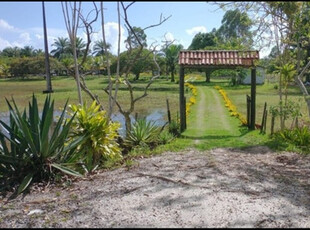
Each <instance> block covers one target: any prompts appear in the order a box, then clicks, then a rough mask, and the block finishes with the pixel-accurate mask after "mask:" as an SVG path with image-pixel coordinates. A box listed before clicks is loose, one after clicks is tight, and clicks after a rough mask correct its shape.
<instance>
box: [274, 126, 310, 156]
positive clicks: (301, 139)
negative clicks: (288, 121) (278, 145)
mask: <svg viewBox="0 0 310 230" xmlns="http://www.w3.org/2000/svg"><path fill="white" fill-rule="evenodd" d="M274 138H275V139H276V140H278V141H280V142H283V143H286V144H287V145H288V146H289V147H290V146H293V147H297V148H299V149H300V150H301V151H302V152H304V153H309V148H310V129H309V128H308V127H307V126H304V127H302V128H299V127H296V128H294V129H291V130H290V129H284V130H283V131H279V132H277V133H275V135H274Z"/></svg>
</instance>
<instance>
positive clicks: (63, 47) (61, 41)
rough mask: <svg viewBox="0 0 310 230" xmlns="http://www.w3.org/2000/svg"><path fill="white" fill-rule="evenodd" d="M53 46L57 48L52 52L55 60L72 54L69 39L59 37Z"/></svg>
mask: <svg viewBox="0 0 310 230" xmlns="http://www.w3.org/2000/svg"><path fill="white" fill-rule="evenodd" d="M54 41H55V42H54V43H53V44H52V46H54V47H56V48H55V49H53V50H52V51H51V55H53V57H55V58H58V59H59V58H60V57H61V55H62V54H66V53H69V52H70V42H69V40H68V38H63V37H59V38H57V39H55V40H54Z"/></svg>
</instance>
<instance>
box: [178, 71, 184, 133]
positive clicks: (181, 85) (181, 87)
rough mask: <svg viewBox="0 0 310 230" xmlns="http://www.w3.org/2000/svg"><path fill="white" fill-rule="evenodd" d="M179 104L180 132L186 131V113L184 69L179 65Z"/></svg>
mask: <svg viewBox="0 0 310 230" xmlns="http://www.w3.org/2000/svg"><path fill="white" fill-rule="evenodd" d="M179 90H180V92H179V104H180V132H181V133H182V132H183V131H184V130H185V129H186V120H185V119H186V117H185V116H186V112H185V98H184V67H183V66H182V65H180V78H179Z"/></svg>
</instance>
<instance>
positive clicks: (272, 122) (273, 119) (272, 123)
mask: <svg viewBox="0 0 310 230" xmlns="http://www.w3.org/2000/svg"><path fill="white" fill-rule="evenodd" d="M274 121H275V116H274V115H272V117H271V128H270V129H271V130H270V135H271V136H272V135H273V133H274Z"/></svg>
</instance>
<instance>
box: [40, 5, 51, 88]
mask: <svg viewBox="0 0 310 230" xmlns="http://www.w3.org/2000/svg"><path fill="white" fill-rule="evenodd" d="M42 11H43V32H44V50H45V70H46V72H45V74H46V91H43V92H44V93H52V92H53V90H52V81H51V73H50V61H49V54H48V42H47V28H46V18H45V6H44V2H43V1H42Z"/></svg>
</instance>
